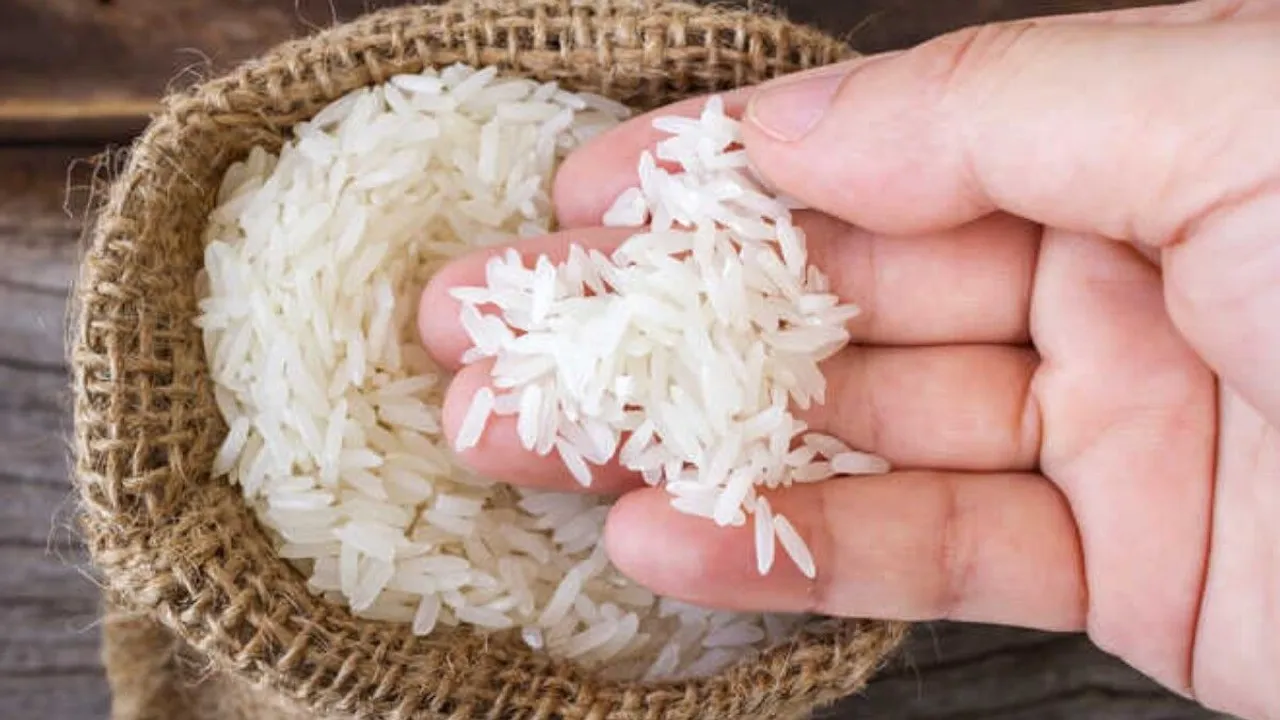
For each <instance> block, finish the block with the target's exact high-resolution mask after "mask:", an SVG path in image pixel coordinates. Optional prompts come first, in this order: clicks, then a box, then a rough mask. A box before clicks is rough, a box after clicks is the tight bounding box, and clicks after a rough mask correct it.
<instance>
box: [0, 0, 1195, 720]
mask: <svg viewBox="0 0 1280 720" xmlns="http://www.w3.org/2000/svg"><path fill="white" fill-rule="evenodd" d="M386 4H389V3H388V2H386V1H385V0H384V1H383V2H374V3H368V2H366V1H365V0H334V1H333V2H330V1H329V0H0V718H14V719H15V720H16V719H18V718H49V719H51V720H88V719H89V718H103V717H106V715H107V713H108V709H109V696H108V692H107V687H106V684H105V681H104V679H103V674H102V671H101V667H100V664H99V660H98V634H97V628H96V626H95V621H96V617H97V612H98V600H97V592H96V588H95V586H94V584H93V582H92V580H91V574H90V573H88V572H87V571H85V570H84V569H83V563H84V558H83V555H82V554H81V552H80V551H79V549H78V547H77V544H76V541H75V537H74V533H73V532H72V531H71V530H70V529H69V528H68V523H67V515H68V510H69V506H70V494H69V487H68V483H67V461H66V455H67V452H66V441H65V437H66V432H67V429H68V428H67V425H68V417H67V405H68V402H67V380H66V363H65V359H64V354H63V353H64V351H63V341H62V337H63V334H62V326H63V317H64V299H65V295H66V292H67V288H68V285H69V283H70V281H71V277H72V274H73V268H74V262H75V248H76V243H77V238H78V236H79V233H80V228H81V219H82V213H81V212H80V208H81V207H82V206H83V203H84V200H85V196H84V192H83V186H84V183H86V182H87V181H88V166H87V165H85V164H83V163H81V164H76V162H75V161H76V160H77V159H82V158H87V157H89V156H91V155H93V154H95V153H97V152H99V151H100V150H101V149H102V148H103V147H105V146H108V145H114V146H119V145H122V144H125V143H127V142H128V140H129V138H130V136H131V135H132V134H133V133H135V132H136V131H137V130H138V129H139V128H140V127H142V125H143V124H144V123H145V121H146V116H147V113H148V112H149V111H150V110H151V108H152V107H153V105H154V103H155V101H156V99H157V98H158V97H159V96H160V95H161V94H162V93H163V91H164V90H165V88H166V87H167V86H169V85H170V84H171V83H175V82H176V83H185V82H189V81H190V80H191V79H193V78H195V77H198V76H207V75H208V73H209V72H211V70H214V69H221V68H225V67H226V66H228V65H229V64H231V63H233V62H234V61H236V60H238V59H241V58H245V57H248V56H251V55H253V54H255V53H257V52H260V51H261V50H262V49H264V48H265V47H267V46H269V45H271V44H273V43H275V42H278V41H280V40H282V39H285V38H287V37H290V36H294V35H296V34H299V33H303V32H306V31H307V30H308V29H310V28H314V27H317V26H323V25H327V24H329V23H331V22H333V21H334V20H335V19H345V18H349V17H352V16H354V15H356V14H358V13H360V12H361V11H363V10H365V9H366V8H368V7H369V6H371V5H372V6H380V5H386ZM779 4H781V5H782V6H783V7H785V8H786V9H787V10H788V12H789V13H790V15H791V16H792V17H793V18H795V19H798V20H802V21H806V22H809V23H812V24H815V25H818V26H820V27H822V28H824V29H826V30H828V31H829V32H832V33H836V34H840V35H843V36H846V37H849V38H851V40H852V41H853V42H854V43H855V45H857V46H858V47H859V48H860V49H863V50H866V51H874V50H880V49H885V48H892V47H900V46H904V45H907V44H911V43H914V42H916V41H919V40H923V39H925V38H928V37H930V36H933V35H936V34H938V33H941V32H944V31H946V30H950V29H952V28H956V27H960V26H963V25H968V24H973V23H977V22H984V21H991V20H998V19H1006V18H1012V17H1018V16H1029V15H1039V14H1047V13H1051V12H1060V11H1067V10H1070V11H1075V10H1091V9H1102V8H1107V7H1117V6H1128V5H1135V4H1139V3H1137V2H1133V1H1132V0H1110V1H1108V0H1095V1H1091V0H843V1H841V0H789V1H787V0H783V1H782V2H781V3H779ZM829 717H832V718H841V719H852V718H895V719H903V720H910V719H919V720H924V719H926V718H932V719H939V720H942V719H945V720H962V719H970V718H973V719H979V720H985V719H991V720H996V719H1009V720H1013V719H1017V720H1051V719H1053V718H1072V719H1076V718H1089V719H1091V718H1100V719H1107V718H1115V719H1117V720H1119V719H1121V718H1124V719H1126V720H1144V719H1150V720H1156V719H1157V718H1158V719H1161V720H1171V719H1175V718H1188V719H1190V718H1209V717H1216V716H1215V715H1212V714H1210V713H1207V712H1205V711H1203V710H1200V709H1198V708H1196V707H1194V706H1192V705H1190V704H1189V703H1186V702H1184V701H1182V700H1180V699H1177V698H1174V697H1172V696H1170V695H1169V694H1167V693H1165V692H1163V691H1162V690H1161V689H1159V688H1158V687H1156V686H1154V685H1153V684H1152V683H1150V682H1149V681H1147V680H1145V679H1144V678H1142V677H1141V676H1140V675H1138V674H1137V673H1135V672H1133V671H1132V670H1130V669H1128V668H1127V667H1125V666H1124V665H1123V664H1121V663H1120V662H1118V661H1116V660H1114V659H1113V658H1110V657H1108V656H1106V655H1104V654H1103V653H1101V652H1099V651H1098V650H1097V649H1095V648H1094V647H1093V646H1092V645H1090V644H1089V642H1088V641H1087V640H1085V639H1084V638H1082V637H1078V636H1073V635H1046V634H1041V633H1034V632H1026V631H1017V630H1009V629H1001V628H992V627H978V626H958V625H947V624H940V625H932V626H924V627H921V628H920V629H919V630H918V631H917V632H916V633H915V635H914V637H913V639H912V641H911V643H910V645H909V647H908V648H907V650H906V652H905V653H903V654H902V656H901V657H900V658H899V659H897V660H896V661H895V662H894V663H893V664H892V666H891V667H889V668H888V669H887V671H886V672H885V673H884V674H883V675H882V676H881V677H880V678H879V679H878V680H877V682H875V683H874V684H873V685H872V686H871V688H870V689H869V690H868V691H867V693H866V694H865V695H864V696H863V697H860V698H855V699H851V700H850V701H848V702H846V703H844V704H843V705H841V706H840V707H839V708H837V709H835V710H834V711H833V712H832V713H831V714H830V716H829ZM175 720H179V719H175Z"/></svg>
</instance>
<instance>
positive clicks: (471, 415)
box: [453, 97, 888, 578]
mask: <svg viewBox="0 0 1280 720" xmlns="http://www.w3.org/2000/svg"><path fill="white" fill-rule="evenodd" d="M654 127H655V128H657V129H658V130H661V131H664V132H667V133H670V134H671V137H670V138H668V139H666V140H663V141H662V142H661V143H659V144H658V147H657V158H658V159H660V160H663V161H666V162H669V163H674V164H675V165H677V166H678V173H676V174H673V173H669V172H667V171H666V170H663V169H662V168H660V167H658V164H657V161H656V160H655V158H654V155H653V154H651V153H649V152H648V151H646V152H644V153H643V154H642V155H641V157H640V165H639V178H640V185H639V187H636V188H631V189H628V190H627V191H625V192H623V193H622V194H621V195H620V196H619V197H618V199H617V201H616V202H615V203H614V204H613V207H611V208H610V209H609V211H608V212H607V213H606V214H605V218H604V220H605V223H606V224H610V225H618V226H635V225H641V224H645V223H647V224H648V227H647V228H646V229H645V231H644V232H641V233H639V234H636V235H633V236H631V237H630V238H629V239H628V240H626V241H625V242H624V243H623V244H622V245H621V246H620V247H619V248H618V249H617V250H615V251H614V252H613V253H612V254H611V255H608V256H606V255H604V254H602V253H600V252H598V251H591V252H587V251H584V250H583V249H582V248H581V247H579V246H572V247H571V248H570V253H569V258H568V260H567V261H566V262H564V263H561V264H559V265H554V264H552V263H551V261H550V260H548V259H547V258H546V257H545V256H544V257H540V258H539V259H538V261H537V263H536V264H535V266H534V267H533V268H532V269H529V268H526V267H525V266H524V264H523V261H522V259H521V257H520V254H519V253H518V252H516V251H515V250H508V252H507V253H506V254H505V255H502V256H500V257H496V258H494V259H493V260H491V261H490V263H489V265H488V267H487V273H486V282H487V286H486V287H483V288H457V289H455V290H453V295H454V297H455V298H457V299H458V300H459V301H461V302H462V303H463V310H462V321H463V326H464V328H465V329H466V331H467V333H468V335H469V336H470V338H471V340H472V342H473V344H474V347H473V348H472V349H471V350H470V351H469V352H468V353H467V355H466V357H465V358H464V361H470V362H474V361H476V360H480V359H482V358H496V362H495V364H494V369H493V376H494V387H495V388H497V389H498V390H499V391H501V394H498V395H495V394H494V392H493V391H492V390H489V389H487V388H486V389H482V390H481V391H480V392H479V393H477V396H476V398H475V399H474V400H473V402H472V404H471V407H470V409H469V411H468V413H467V415H466V417H465V419H464V420H463V424H462V428H461V430H460V431H459V433H458V437H457V449H459V450H464V449H467V448H469V447H471V446H473V445H474V444H475V443H476V442H477V441H478V440H479V438H480V435H481V433H482V431H483V429H484V427H485V425H486V423H487V421H488V418H489V416H490V414H491V413H497V414H499V415H517V416H518V421H517V423H518V425H517V427H518V428H519V433H520V441H521V444H522V445H523V446H524V447H525V449H526V450H530V451H536V452H538V453H541V454H547V453H550V452H552V451H553V450H554V452H556V453H557V454H558V455H559V457H560V459H561V460H562V461H563V462H564V464H565V466H566V467H568V468H569V470H570V471H571V472H572V473H573V476H574V477H575V478H576V479H577V480H578V482H579V483H581V484H582V485H583V486H589V485H590V484H591V470H590V467H589V466H588V463H594V464H604V463H606V462H608V461H609V460H611V459H612V458H613V457H614V455H615V454H616V455H618V457H619V459H620V460H621V462H622V464H623V466H624V467H626V468H628V469H630V470H633V471H635V472H637V473H640V474H641V475H642V476H643V477H644V479H645V481H646V482H648V483H649V484H650V485H659V484H661V485H662V486H663V487H664V488H665V489H666V490H667V491H668V492H670V493H671V495H672V496H673V497H672V502H671V504H672V506H673V507H675V508H676V509H677V510H680V511H682V512H685V513H689V514H693V515H700V516H704V517H707V518H710V519H712V520H714V521H715V523H716V524H717V525H720V526H742V525H745V524H746V523H747V518H748V515H750V516H753V517H754V533H755V551H756V560H757V566H758V570H759V572H760V574H762V575H764V574H767V573H768V572H769V570H770V569H771V568H772V567H773V561H774V553H775V538H776V540H777V543H779V544H781V546H782V548H783V550H785V551H786V553H787V555H788V556H789V557H790V558H791V560H792V561H793V562H794V563H795V564H796V566H797V567H799V569H800V571H801V572H803V573H804V574H805V575H806V576H808V577H810V578H812V577H814V576H815V575H816V573H817V568H816V567H815V565H814V560H813V554H812V553H811V552H810V550H809V548H808V546H807V545H806V543H805V541H804V539H803V538H802V537H801V536H800V534H799V533H798V532H797V531H796V529H795V527H794V526H793V525H792V524H791V522H790V521H789V520H788V519H787V518H786V516H784V515H782V514H781V513H775V512H773V510H772V508H771V506H770V504H769V500H768V498H767V497H766V495H764V494H762V492H761V491H764V490H773V489H777V488H782V487H787V486H789V485H791V484H793V483H807V482H817V481H821V480H826V479H828V478H831V477H834V476H836V475H860V474H868V473H883V472H885V471H887V470H888V466H887V464H886V463H885V462H884V461H883V460H882V459H880V458H878V457H875V456H873V455H869V454H866V453H862V452H857V451H855V450H853V449H851V448H849V447H848V446H846V445H845V444H844V443H843V442H841V441H840V440H838V439H836V438H834V437H831V436H830V435H824V434H821V433H814V432H809V429H808V426H807V425H806V424H805V423H804V422H802V421H800V420H798V419H797V418H796V417H794V416H793V415H792V413H791V411H790V407H791V406H792V405H793V404H794V405H795V406H798V407H800V408H802V409H804V408H808V407H810V406H811V405H813V404H814V403H821V402H822V401H823V399H824V397H825V395H826V382H825V380H824V378H823V376H822V373H821V371H820V370H819V368H818V364H819V363H821V362H822V361H823V360H826V359H827V358H829V357H830V356H831V355H833V354H835V353H836V352H837V351H838V350H840V349H842V348H843V347H845V346H846V345H847V344H848V343H849V331H848V329H847V328H846V323H847V322H848V321H849V320H851V319H852V318H854V317H855V316H856V315H857V314H858V308H857V307H856V306H854V305H850V304H841V303H840V299H839V298H838V297H837V296H835V295H834V294H831V293H830V292H829V286H828V282H827V278H826V277H825V276H824V275H823V274H822V272H821V271H819V270H818V268H816V267H814V266H812V265H809V263H808V252H807V250H806V247H805V236H804V231H803V230H801V229H800V228H798V227H796V226H795V225H794V223H793V222H792V218H791V206H793V205H794V204H793V203H791V202H788V201H785V200H782V199H778V198H774V197H771V196H770V195H769V194H768V193H767V192H766V191H765V190H764V189H763V188H762V187H761V186H760V184H759V183H758V182H756V181H755V180H754V179H753V177H752V176H751V174H750V171H749V170H748V165H747V156H746V151H745V150H743V149H742V148H741V146H740V144H739V141H740V131H739V127H738V123H737V122H736V121H735V120H733V119H731V118H729V117H727V116H725V114H724V104H723V102H722V101H721V99H720V98H719V97H712V98H711V99H710V100H708V101H707V103H706V106H705V109H704V110H703V112H702V115H701V117H700V118H698V119H696V120H695V119H690V118H682V117H662V118H658V119H657V120H656V121H655V122H654ZM481 306H492V307H496V308H497V309H498V310H499V317H500V318H501V320H500V321H498V320H497V319H496V318H494V317H486V316H483V315H481V313H480V310H479V308H480V307H481ZM624 434H628V438H627V439H626V441H625V442H624V441H623V439H622V438H623V435H624ZM797 443H799V446H798V447H797V446H796V445H797ZM619 446H621V449H619Z"/></svg>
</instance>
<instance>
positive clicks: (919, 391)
mask: <svg viewBox="0 0 1280 720" xmlns="http://www.w3.org/2000/svg"><path fill="white" fill-rule="evenodd" d="M1036 362H1037V361H1036V356H1035V355H1034V353H1032V352H1031V351H1030V350H1026V349H1021V348H1012V347H1006V346H972V347H950V348H949V347H927V348H877V347H872V348H851V349H849V350H846V351H845V352H842V353H840V354H839V355H837V356H836V357H835V358H833V359H831V360H830V361H829V362H828V363H827V365H826V366H825V367H824V368H823V371H824V374H825V375H826V377H827V381H828V392H827V402H826V404H825V405H823V406H821V407H817V408H812V409H810V410H808V411H806V412H805V413H803V414H802V417H803V418H804V420H805V421H806V422H808V423H810V427H812V428H813V429H814V430H815V431H821V432H826V433H829V434H831V435H835V436H837V437H839V438H841V439H843V440H844V441H845V442H847V443H849V444H850V445H852V446H854V447H857V448H861V449H863V450H867V451H870V452H874V453H876V454H878V455H881V456H883V457H885V458H886V459H887V460H888V461H889V462H890V463H891V464H892V465H894V466H895V467H899V468H904V467H929V468H947V469H952V470H1029V469H1031V468H1034V467H1035V466H1036V463H1037V458H1038V453H1039V446H1040V419H1039V411H1038V409H1037V408H1036V407H1035V405H1034V403H1029V397H1030V396H1029V393H1030V386H1031V380H1032V377H1033V374H1034V372H1035V369H1036ZM489 382H490V378H489V375H488V366H487V365H476V366H472V367H467V368H464V369H463V370H462V371H461V372H460V373H459V374H458V375H457V377H456V378H455V379H454V382H453V384H452V385H451V386H450V387H449V391H448V395H447V396H446V399H445V405H444V426H445V432H446V435H447V436H448V437H449V438H450V440H451V441H452V440H453V439H454V438H455V437H456V435H457V431H458V427H459V426H460V425H461V423H462V418H463V416H464V415H465V414H466V410H467V408H468V407H470V405H471V400H472V398H473V397H474V396H475V393H476V392H477V391H478V390H479V389H480V388H481V387H482V386H484V385H486V384H488V383H489ZM461 460H462V461H463V462H464V463H465V464H466V465H467V466H468V467H470V468H472V469H473V470H475V471H477V472H479V473H481V474H483V475H486V476H488V477H493V478H498V479H501V480H504V481H506V482H511V483H514V484H518V485H527V486H532V487H539V488H546V489H557V490H573V491H576V490H581V489H582V488H581V487H580V486H579V484H578V483H577V481H575V480H574V479H573V475H572V474H571V473H570V472H569V471H568V469H566V468H565V466H564V464H563V463H562V462H561V461H560V458H559V457H558V456H556V455H554V454H552V455H548V456H540V455H537V454H535V453H533V452H530V451H527V450H525V449H524V448H523V447H522V446H521V444H520V439H519V433H518V432H517V428H516V421H515V419H514V418H511V417H496V418H493V419H492V420H491V421H490V425H489V427H488V429H487V431H486V433H485V434H484V436H483V437H482V440H481V442H480V444H479V445H477V446H476V447H474V448H471V449H469V450H466V451H464V452H463V453H462V455H461ZM593 474H594V483H593V484H592V486H591V487H590V488H589V490H590V491H592V492H604V493H609V494H613V493H617V492H620V491H624V490H628V489H634V488H637V487H640V486H641V484H642V483H641V481H640V478H639V477H638V476H637V475H636V474H634V473H631V472H629V471H627V470H625V469H624V468H622V467H620V466H619V465H618V464H617V463H616V462H614V463H610V464H608V465H605V466H603V467H599V468H594V469H593Z"/></svg>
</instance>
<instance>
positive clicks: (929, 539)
mask: <svg viewBox="0 0 1280 720" xmlns="http://www.w3.org/2000/svg"><path fill="white" fill-rule="evenodd" d="M771 502H772V504H773V507H774V508H775V510H776V511H777V512H781V513H783V514H784V515H785V516H786V517H787V518H788V519H789V520H790V521H791V522H792V524H794V525H795V526H796V528H797V530H798V531H799V533H800V535H801V536H802V537H804V538H805V539H806V541H807V543H808V545H809V547H810V549H811V550H812V551H813V554H814V558H815V562H816V565H817V569H818V574H817V577H816V579H815V580H809V579H807V578H805V577H804V576H803V575H802V574H801V573H800V572H799V571H798V570H797V569H796V568H795V566H794V565H793V564H792V563H790V562H789V560H788V559H787V556H786V555H785V554H784V553H783V552H782V551H781V549H779V550H778V551H777V559H776V561H775V565H774V568H773V570H772V572H771V573H770V574H769V575H767V576H765V577H761V576H760V575H759V574H758V572H757V570H756V560H755V550H754V548H755V544H754V541H753V537H752V528H751V526H750V523H748V526H747V527H743V528H719V527H717V526H715V525H714V524H712V523H709V522H707V521H706V520H705V519H703V518H697V517H690V516H686V515H681V514H680V513H678V512H676V511H675V510H673V509H672V508H671V507H670V504H669V502H668V500H667V498H666V497H664V495H663V494H662V492H661V491H659V490H650V489H646V490H641V491H639V492H635V493H631V494H629V495H626V496H624V497H623V498H622V499H621V500H619V502H618V503H617V505H616V506H615V507H614V508H613V511H612V513H611V514H610V516H609V521H608V524H607V525H606V531H605V539H606V543H607V547H608V550H609V555H610V558H611V559H612V560H613V562H614V563H615V564H616V565H617V566H618V568H619V569H621V570H622V571H623V572H624V573H626V574H627V575H629V576H631V577H632V578H634V579H635V580H637V581H639V582H640V583H642V584H644V585H646V586H648V587H650V588H651V589H653V590H654V591H655V592H657V593H659V594H662V595H668V596H672V597H677V598H682V599H684V600H686V601H689V602H694V603H698V604H702V605H708V606H713V607H723V608H729V609H737V610H770V611H782V612H788V611H790V612H807V611H813V612H819V613H823V614H830V615H837V616H852V617H875V618H885V619H901V620H926V619H943V618H945V619H952V620H963V621H974V622H994V623H1005V624H1016V625H1025V626H1029V627H1038V628H1043V629H1049V630H1079V629H1081V628H1082V627H1083V626H1084V622H1085V615H1086V612H1085V611H1086V604H1087V595H1086V589H1085V584H1084V576H1083V569H1082V560H1081V555H1080V548H1079V545H1078V543H1077V541H1076V529H1075V526H1074V524H1073V522H1072V519H1071V512H1070V509H1069V508H1068V506H1067V503H1066V501H1065V500H1064V499H1063V497H1062V496H1061V495H1060V494H1059V493H1058V492H1057V490H1056V489H1055V488H1054V487H1053V485H1052V484H1051V483H1049V482H1048V481H1047V480H1045V479H1044V478H1043V477H1039V476H1036V475H977V476H965V475H956V474H948V473H915V472H912V473H895V474H892V475H888V476H883V477H868V478H850V479H847V480H838V481H833V482H829V483H822V484H818V485H809V486H797V487H794V488H791V489H788V490H785V491H782V492H779V493H776V494H775V495H773V496H772V497H771Z"/></svg>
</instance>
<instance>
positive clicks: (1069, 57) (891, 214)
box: [743, 21, 1280, 244]
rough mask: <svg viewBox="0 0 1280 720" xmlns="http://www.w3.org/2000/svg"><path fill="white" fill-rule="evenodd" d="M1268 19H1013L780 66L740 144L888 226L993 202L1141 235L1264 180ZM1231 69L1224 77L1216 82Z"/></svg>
mask: <svg viewBox="0 0 1280 720" xmlns="http://www.w3.org/2000/svg"><path fill="white" fill-rule="evenodd" d="M1276 32H1277V26H1276V25H1275V24H1273V23H1266V22H1253V23H1217V24H1210V23H1198V24H1189V23H1182V24H1169V25H1159V26H1135V25H1132V24H1127V23H1118V24H1117V23H1099V22H1092V23H1090V22H1084V23H1069V22H1051V23H1036V22H1030V21H1029V22H1021V23H1011V24H1005V25H996V26H989V27H985V28H979V29H972V30H966V31H962V32H959V33H955V34H951V35H948V36H945V37H942V38H939V39H937V40H935V41H933V42H930V43H926V44H925V45H923V46H921V47H919V48H916V49H914V50H911V51H907V52H905V53H901V54H898V55H894V56H889V57H875V58H869V59H861V60H855V61H852V62H851V63H848V64H846V65H844V66H841V67H839V68H824V69H821V70H816V71H811V72H810V73H807V74H805V75H803V76H791V77H787V78H782V79H779V80H777V81H774V82H773V83H770V84H768V85H765V86H763V87H762V88H760V89H757V91H756V92H755V93H753V94H752V97H751V100H750V102H749V105H748V109H747V111H746V115H745V118H744V120H745V121H744V128H743V132H744V136H745V141H746V146H747V150H748V152H749V153H750V156H751V158H752V159H753V161H754V162H755V163H756V165H757V166H758V168H759V170H760V171H761V172H762V173H763V174H764V175H766V176H767V177H768V178H769V179H770V180H771V181H773V182H774V183H775V184H776V185H778V186H779V187H780V188H781V189H782V190H784V191H786V192H787V193H789V194H791V195H794V196H797V197H799V198H800V199H802V200H805V201H807V202H808V203H810V204H811V205H813V206H814V207H816V208H819V209H822V210H826V211H828V212H830V213H832V214H835V215H837V216H840V217H842V218H844V219H846V220H849V221H851V222H853V223H855V224H858V225H862V226H865V227H869V228H871V229H873V230H878V231H883V232H891V233H909V232H921V231H925V230H931V229H936V228H939V227H949V226H953V225H955V224H957V223H960V222H964V221H967V220H970V219H973V218H976V217H979V216H982V215H985V214H987V213H989V212H991V211H992V210H994V209H1001V210H1005V211H1007V212H1010V213H1013V214H1016V215H1019V216H1022V217H1026V218H1029V219H1033V220H1036V221H1038V222H1041V223H1044V224H1048V225H1053V226H1058V227H1064V228H1068V229H1073V230H1078V231H1088V232H1094V233H1098V234H1101V235H1104V236H1108V237H1122V238H1130V239H1133V240H1140V241H1145V242H1149V243H1153V244H1167V243H1169V242H1173V241H1174V240H1176V239H1177V238H1178V237H1179V236H1180V234H1181V231H1182V230H1183V229H1185V228H1186V226H1187V223H1188V222H1191V221H1192V220H1193V219H1194V218H1197V217H1199V216H1201V215H1203V214H1204V213H1206V212H1209V211H1210V209H1211V208H1213V207H1214V206H1215V204H1217V203H1221V202H1223V201H1224V199H1226V198H1231V197H1235V196H1237V195H1239V194H1240V193H1242V192H1247V191H1248V190H1249V189H1250V188H1254V187H1258V186H1259V185H1260V184H1262V183H1264V182H1265V181H1266V180H1267V178H1268V177H1269V174H1270V173H1274V168H1276V167H1278V166H1280V146H1277V145H1276V144H1275V143H1269V142H1260V141H1258V138H1260V137H1262V136H1263V135H1264V134H1265V133H1267V132H1269V130H1268V128H1274V127H1275V126H1276V123H1277V122H1278V121H1280V99H1278V98H1277V97H1276V95H1275V94H1274V93H1273V92H1271V90H1270V89H1271V88H1274V87H1275V85H1276V82H1277V81H1278V80H1280V70H1278V69H1277V68H1280V43H1276V42H1275V37H1276ZM1226 79H1230V82H1226V81H1225V80H1226Z"/></svg>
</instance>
